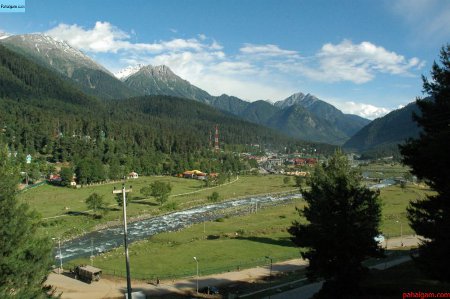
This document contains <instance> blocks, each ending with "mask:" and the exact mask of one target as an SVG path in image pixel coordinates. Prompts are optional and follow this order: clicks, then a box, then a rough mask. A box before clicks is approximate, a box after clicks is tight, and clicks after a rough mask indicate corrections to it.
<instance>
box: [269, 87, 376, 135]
mask: <svg viewBox="0 0 450 299" xmlns="http://www.w3.org/2000/svg"><path fill="white" fill-rule="evenodd" d="M274 105H275V106H277V107H280V108H287V107H289V106H292V105H300V106H302V107H303V108H305V109H306V110H308V111H309V112H311V113H312V114H314V115H315V116H316V117H320V118H323V119H325V120H326V121H327V122H328V123H329V124H331V125H332V126H333V127H334V128H335V129H337V130H338V131H340V132H342V133H344V134H345V136H346V137H351V136H352V135H353V134H355V133H356V132H358V131H359V130H360V129H361V128H362V127H364V126H365V125H367V124H368V123H370V120H368V119H365V118H362V117H360V116H357V115H353V114H344V113H343V112H342V111H340V110H339V109H337V108H336V107H334V106H333V105H331V104H328V103H327V102H325V101H322V100H320V99H319V98H317V97H315V96H313V95H311V94H309V93H308V94H306V95H305V94H303V93H296V94H293V95H291V96H290V97H288V98H286V99H285V100H283V101H278V102H276V103H275V104H274Z"/></svg>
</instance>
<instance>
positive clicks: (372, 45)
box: [0, 0, 450, 118]
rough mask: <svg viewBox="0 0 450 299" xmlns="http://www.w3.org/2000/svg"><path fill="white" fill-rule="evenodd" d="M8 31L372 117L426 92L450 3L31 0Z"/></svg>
mask: <svg viewBox="0 0 450 299" xmlns="http://www.w3.org/2000/svg"><path fill="white" fill-rule="evenodd" d="M0 31H4V32H6V33H8V34H23V33H35V32H41V33H46V34H49V35H51V36H53V37H55V38H57V39H60V40H66V41H67V42H69V43H70V44H71V45H73V46H74V47H77V48H79V49H81V50H82V51H83V52H85V53H86V54H88V55H89V56H91V57H92V58H94V59H95V60H96V61H98V62H99V63H100V64H102V65H103V66H105V67H106V68H108V69H109V70H111V71H112V72H117V71H119V70H120V69H122V68H124V67H127V66H129V65H135V64H138V63H141V64H152V65H159V64H166V65H168V66H169V67H170V68H171V69H172V70H173V71H174V72H175V73H176V74H178V75H179V76H181V77H182V78H184V79H186V80H188V81H190V82H191V83H193V84H194V85H197V86H198V87H200V88H203V89H205V90H206V91H208V92H209V93H211V94H213V95H220V94H222V93H226V94H229V95H234V96H238V97H241V98H243V99H246V100H249V101H253V100H258V99H264V100H270V101H276V100H282V99H284V98H286V97H288V96H290V95H291V94H292V93H295V92H303V93H311V94H314V95H316V96H318V97H319V98H321V99H323V100H326V101H328V102H330V103H332V104H334V105H336V106H337V107H338V108H340V109H342V110H343V111H344V112H348V113H355V114H359V115H362V116H365V117H368V118H374V117H377V116H380V115H383V114H385V113H386V112H388V111H390V110H393V109H396V108H398V107H399V106H402V105H405V104H407V103H409V102H411V101H413V100H414V98H415V97H416V96H421V95H422V93H421V90H422V82H421V78H420V76H421V75H422V74H424V75H428V74H429V71H430V68H431V65H432V62H433V60H438V55H439V49H440V48H441V46H442V45H444V44H446V43H448V42H450V1H447V0H398V1H382V0H380V1H372V0H370V1H369V0H360V1H344V0H340V1H337V0H336V1H320V0H314V1H313V0H309V1H301V0H297V1H289V0H202V1H201V0H176V1H175V0H161V1H156V0H143V1H133V0H128V1H119V0H116V1H114V0H108V1H107V0H97V1H92V0H91V1H82V0H78V1H69V0H55V1H53V0H52V1H50V0H45V1H37V0H26V12H25V13H0Z"/></svg>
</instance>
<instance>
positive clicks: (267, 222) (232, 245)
mask: <svg viewBox="0 0 450 299" xmlns="http://www.w3.org/2000/svg"><path fill="white" fill-rule="evenodd" d="M303 204H304V202H303V201H302V200H296V201H295V202H293V203H289V204H287V205H283V206H277V207H271V208H268V209H264V210H261V211H259V212H258V213H257V214H250V215H246V216H239V217H230V218H224V219H222V220H221V221H214V222H207V223H205V225H203V224H197V225H193V226H191V227H189V228H186V229H184V230H182V231H178V232H171V233H162V234H158V235H156V236H153V237H151V238H150V239H148V240H145V241H141V242H137V243H134V244H132V245H131V247H130V261H131V271H132V272H133V276H134V278H141V279H150V278H155V277H160V278H174V277H183V276H190V275H192V274H193V272H192V269H195V261H194V259H193V257H194V256H196V257H197V258H198V260H199V265H200V274H201V275H204V274H209V273H217V272H226V271H229V270H236V269H238V268H241V269H242V268H248V267H253V266H256V265H267V264H268V263H269V260H268V259H267V258H265V257H266V256H270V257H271V258H272V259H273V261H279V260H286V259H290V258H296V257H298V256H299V251H298V249H297V248H296V247H294V246H293V244H292V243H291V242H290V240H289V239H288V238H289V234H288V233H287V232H286V228H287V227H289V226H290V225H291V223H292V221H293V220H295V219H297V218H298V214H297V212H296V210H295V206H298V207H301V206H303ZM73 263H74V264H77V263H89V260H87V259H85V260H81V261H74V262H73ZM94 265H95V266H98V267H100V268H102V270H104V272H106V273H109V274H116V275H120V276H123V275H124V274H125V273H123V271H124V270H123V248H117V249H116V250H113V251H111V252H108V253H106V254H104V255H101V256H99V257H96V258H95V261H94Z"/></svg>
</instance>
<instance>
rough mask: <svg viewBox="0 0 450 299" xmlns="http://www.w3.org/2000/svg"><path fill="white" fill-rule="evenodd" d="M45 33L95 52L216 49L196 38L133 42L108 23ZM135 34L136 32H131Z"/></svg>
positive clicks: (62, 26) (215, 46) (213, 45)
mask: <svg viewBox="0 0 450 299" xmlns="http://www.w3.org/2000/svg"><path fill="white" fill-rule="evenodd" d="M46 34H48V35H50V36H52V37H54V38H56V39H58V40H64V41H66V42H68V43H69V44H70V45H72V46H74V47H76V48H78V49H81V50H84V51H87V52H93V53H117V52H118V51H127V50H128V51H140V52H150V53H158V52H163V51H181V50H186V49H189V50H194V51H200V50H202V49H204V48H213V49H217V48H218V47H220V45H218V44H217V43H216V42H213V43H212V44H211V45H209V44H206V43H202V42H201V41H199V40H198V39H196V38H191V39H181V38H177V39H172V40H169V41H161V42H159V43H131V42H130V41H129V39H130V34H128V33H126V32H124V31H122V30H120V29H119V28H117V27H115V26H113V25H112V24H110V23H108V22H96V23H95V26H94V28H92V29H85V28H83V27H81V26H78V25H76V24H75V25H67V24H59V25H58V26H56V27H55V28H53V29H50V30H49V31H47V32H46ZM131 34H132V35H135V32H134V33H133V31H132V33H131Z"/></svg>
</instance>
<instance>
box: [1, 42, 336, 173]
mask: <svg viewBox="0 0 450 299" xmlns="http://www.w3.org/2000/svg"><path fill="white" fill-rule="evenodd" d="M0 57H1V59H0V62H1V63H0V91H1V93H0V126H1V128H2V134H1V135H0V138H2V139H3V140H4V141H6V142H7V144H8V146H9V148H10V150H11V151H12V152H15V153H17V155H18V157H22V158H20V160H21V161H24V158H23V157H24V155H26V154H31V155H32V156H33V157H40V158H39V159H45V160H48V161H51V162H72V163H79V162H80V161H84V160H86V159H88V160H87V161H88V163H91V164H93V163H94V162H93V161H97V162H100V161H101V162H100V163H102V164H104V165H105V167H106V168H105V169H106V170H108V171H109V169H111V167H113V166H114V167H115V168H118V167H121V169H122V171H130V170H132V169H134V170H135V171H138V172H140V173H143V174H161V173H167V174H174V173H177V172H178V171H181V170H183V169H184V168H195V167H197V168H200V166H201V167H202V168H204V169H207V168H209V169H211V170H216V171H218V170H223V169H224V168H226V169H227V170H229V171H233V172H234V171H238V170H239V169H241V167H242V165H240V162H239V160H238V159H237V158H234V156H233V155H230V154H227V153H223V154H221V155H223V158H221V159H222V161H223V162H222V163H219V160H218V159H217V155H215V154H214V153H213V152H212V151H211V148H208V147H209V144H208V143H209V138H210V133H211V131H212V129H213V128H214V126H215V125H216V124H218V125H219V130H220V146H221V148H230V149H232V148H235V147H240V148H242V149H244V148H246V147H248V148H251V147H250V144H251V143H258V144H261V145H265V146H271V147H280V148H283V147H284V146H289V147H293V148H295V147H296V146H298V147H300V146H302V147H305V146H307V144H306V143H304V142H299V141H295V140H294V139H291V138H288V137H286V136H283V135H280V134H279V133H277V132H276V131H274V130H270V129H267V128H265V127H262V126H259V125H256V124H252V123H249V122H246V121H243V120H241V119H238V118H237V117H234V116H231V115H229V114H227V113H223V112H221V111H219V110H217V109H214V108H213V107H211V106H209V105H206V104H202V103H199V102H197V101H193V100H186V99H181V98H175V97H168V96H144V97H135V98H130V99H123V100H103V101H100V100H98V99H96V98H93V97H90V96H86V95H84V94H83V93H81V92H80V91H79V90H78V89H77V88H76V87H77V86H75V85H73V84H71V83H70V82H68V81H65V80H62V79H61V78H60V77H59V76H58V75H57V74H55V73H53V72H51V71H50V70H48V69H46V68H44V67H42V66H40V65H39V64H36V63H34V62H32V61H30V60H28V59H26V58H25V57H23V56H21V55H19V54H17V53H15V52H12V51H10V50H8V49H7V48H5V47H2V46H0ZM317 147H318V148H323V149H324V150H322V152H323V151H325V150H327V149H328V150H332V148H331V147H329V146H326V145H317ZM100 165H101V164H100ZM106 170H105V171H106Z"/></svg>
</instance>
